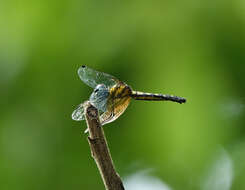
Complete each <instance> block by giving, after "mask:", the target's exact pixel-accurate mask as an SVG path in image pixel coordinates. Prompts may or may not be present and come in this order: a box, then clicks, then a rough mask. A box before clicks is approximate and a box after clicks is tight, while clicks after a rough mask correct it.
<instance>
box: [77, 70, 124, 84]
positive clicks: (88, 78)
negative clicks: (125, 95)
mask: <svg viewBox="0 0 245 190" xmlns="http://www.w3.org/2000/svg"><path fill="white" fill-rule="evenodd" d="M78 75H79V77H80V79H81V80H82V81H83V82H84V83H85V84H87V85H88V86H90V87H92V88H95V87H96V86H97V85H98V84H105V85H106V87H109V88H110V87H112V86H113V85H115V84H116V83H117V82H118V81H119V80H118V79H117V78H116V77H114V76H112V75H109V74H107V73H103V72H99V71H96V70H93V69H91V68H89V67H87V66H85V65H83V66H81V67H80V68H79V69H78Z"/></svg>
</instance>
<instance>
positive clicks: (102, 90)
mask: <svg viewBox="0 0 245 190" xmlns="http://www.w3.org/2000/svg"><path fill="white" fill-rule="evenodd" d="M108 96H109V90H108V88H107V87H106V86H105V85H104V84H98V85H97V86H96V87H95V89H94V91H93V93H92V94H91V95H90V98H89V101H90V103H91V104H92V105H93V106H94V107H96V108H97V109H99V110H101V111H103V112H105V111H106V103H107V99H108Z"/></svg>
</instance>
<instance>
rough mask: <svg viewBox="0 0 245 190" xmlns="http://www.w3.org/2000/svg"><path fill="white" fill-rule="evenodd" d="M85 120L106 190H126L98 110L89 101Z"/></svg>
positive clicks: (91, 146)
mask: <svg viewBox="0 0 245 190" xmlns="http://www.w3.org/2000/svg"><path fill="white" fill-rule="evenodd" d="M84 110H85V118H86V122H87V126H88V131H89V137H88V142H89V146H90V149H91V153H92V157H93V158H94V160H95V162H96V164H97V167H98V169H99V171H100V175H101V177H102V179H103V182H104V185H105V188H106V190H124V187H123V183H122V180H121V179H120V177H119V175H118V174H117V172H116V171H115V167H114V164H113V161H112V158H111V155H110V151H109V148H108V145H107V142H106V138H105V135H104V131H103V128H102V127H101V124H100V120H99V113H98V110H97V109H96V108H95V107H94V106H92V105H91V104H90V103H89V101H88V102H87V103H85V104H84Z"/></svg>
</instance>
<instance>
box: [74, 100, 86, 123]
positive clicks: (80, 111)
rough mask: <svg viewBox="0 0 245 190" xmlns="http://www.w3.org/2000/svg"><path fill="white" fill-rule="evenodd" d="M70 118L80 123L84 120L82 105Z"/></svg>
mask: <svg viewBox="0 0 245 190" xmlns="http://www.w3.org/2000/svg"><path fill="white" fill-rule="evenodd" d="M71 117H72V119H73V120H75V121H81V120H84V119H85V117H84V108H83V104H80V105H78V107H77V108H76V109H75V110H74V111H73V112H72V115H71Z"/></svg>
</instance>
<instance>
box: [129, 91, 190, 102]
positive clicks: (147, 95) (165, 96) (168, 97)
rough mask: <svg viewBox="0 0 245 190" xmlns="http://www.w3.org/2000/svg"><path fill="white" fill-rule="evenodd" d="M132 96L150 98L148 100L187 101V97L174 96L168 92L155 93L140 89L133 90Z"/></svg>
mask: <svg viewBox="0 0 245 190" xmlns="http://www.w3.org/2000/svg"><path fill="white" fill-rule="evenodd" d="M131 97H132V98H134V99H135V100H148V101H172V102H178V103H180V104H181V103H185V102H186V99H185V98H182V97H179V96H173V95H168V94H153V93H145V92H139V91H133V92H132V95H131Z"/></svg>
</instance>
